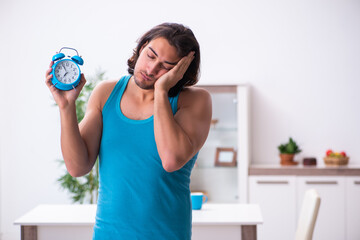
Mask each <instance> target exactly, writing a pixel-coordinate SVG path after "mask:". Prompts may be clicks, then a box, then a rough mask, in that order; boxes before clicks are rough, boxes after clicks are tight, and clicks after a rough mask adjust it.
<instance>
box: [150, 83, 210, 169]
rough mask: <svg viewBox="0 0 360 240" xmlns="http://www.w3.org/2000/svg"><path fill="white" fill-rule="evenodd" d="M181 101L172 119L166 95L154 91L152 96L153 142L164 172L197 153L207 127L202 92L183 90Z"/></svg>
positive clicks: (206, 98)
mask: <svg viewBox="0 0 360 240" xmlns="http://www.w3.org/2000/svg"><path fill="white" fill-rule="evenodd" d="M181 98H182V100H181V102H182V104H181V105H182V106H181V107H180V109H179V110H178V112H177V113H176V114H175V116H173V113H172V110H171V106H170V103H169V100H168V97H167V93H164V92H161V91H158V92H156V95H155V106H154V131H155V141H156V145H157V148H158V152H159V155H160V158H161V161H162V164H163V167H164V169H165V170H166V171H168V172H172V171H176V170H178V169H180V168H181V167H183V166H184V165H185V164H186V163H187V162H188V161H189V160H190V159H191V158H192V157H193V156H194V155H195V154H196V153H197V152H198V151H199V150H200V148H201V147H202V146H203V144H204V142H205V140H206V138H207V136H208V133H209V128H210V122H211V115H212V111H211V97H210V94H209V93H208V92H206V91H205V90H203V89H196V90H195V89H191V90H190V89H187V90H186V91H184V92H183V93H182V95H181ZM179 102H180V100H179Z"/></svg>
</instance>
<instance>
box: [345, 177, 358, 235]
mask: <svg viewBox="0 0 360 240" xmlns="http://www.w3.org/2000/svg"><path fill="white" fill-rule="evenodd" d="M345 186H346V197H345V202H346V205H345V207H346V239H347V240H358V239H360V177H347V178H346V185H345Z"/></svg>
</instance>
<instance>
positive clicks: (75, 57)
mask: <svg viewBox="0 0 360 240" xmlns="http://www.w3.org/2000/svg"><path fill="white" fill-rule="evenodd" d="M63 49H70V50H74V51H75V52H76V56H73V57H72V58H71V60H73V61H74V62H76V63H77V64H79V65H83V64H84V60H83V59H82V58H81V57H80V56H79V53H78V51H77V50H76V49H75V48H70V47H62V48H61V49H60V51H59V54H63V53H60V52H61V50H63ZM57 55H58V54H57ZM55 56H56V55H55ZM64 57H65V55H64Z"/></svg>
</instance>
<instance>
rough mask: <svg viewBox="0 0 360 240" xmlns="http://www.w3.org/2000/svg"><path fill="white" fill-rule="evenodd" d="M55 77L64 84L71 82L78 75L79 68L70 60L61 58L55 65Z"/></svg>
mask: <svg viewBox="0 0 360 240" xmlns="http://www.w3.org/2000/svg"><path fill="white" fill-rule="evenodd" d="M54 72H55V77H56V78H57V79H58V80H59V81H60V82H62V83H64V84H71V83H73V82H75V81H76V80H77V79H78V77H79V74H80V73H79V68H78V66H77V65H76V64H75V63H74V62H73V61H71V60H67V59H65V60H62V61H61V62H59V63H58V64H57V65H56V66H55V71H54Z"/></svg>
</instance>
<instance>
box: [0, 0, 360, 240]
mask: <svg viewBox="0 0 360 240" xmlns="http://www.w3.org/2000/svg"><path fill="white" fill-rule="evenodd" d="M359 13H360V1H357V0H315V1H313V0H303V1H300V0H295V1H286V0H273V1H268V0H257V1H245V0H241V1H239V0H237V1H235V0H224V1H205V0H202V1H190V0H184V1H178V2H169V1H163V0H154V1H145V0H143V1H140V0H134V1H126V2H125V1H115V0H104V1H101V2H100V1H94V0H90V1H84V0H81V1H70V0H63V1H55V2H54V1H45V0H33V1H25V0H15V1H14V0H1V1H0V54H1V58H0V74H1V75H0V76H1V80H0V84H1V87H0V109H1V117H0V238H1V239H4V240H8V239H9V240H13V239H19V236H20V235H19V234H20V231H19V227H18V226H14V225H13V224H12V223H13V221H14V220H15V219H16V218H18V217H19V216H21V215H23V214H24V213H25V212H27V211H29V210H30V209H32V208H33V207H35V206H36V205H38V204H41V203H59V204H60V203H70V202H71V201H70V198H69V196H68V195H67V194H66V192H64V191H61V190H60V189H59V185H58V184H57V183H56V179H57V178H58V177H59V176H60V175H61V174H62V173H63V169H62V168H61V167H59V164H58V163H57V161H56V160H57V159H61V151H60V142H59V139H60V124H59V114H58V110H57V109H56V107H54V105H53V101H52V98H51V95H50V93H49V91H48V89H47V87H46V86H45V84H44V75H45V71H46V69H47V68H48V65H49V62H50V60H51V57H52V56H53V55H54V54H55V52H56V51H58V50H59V49H60V48H61V47H63V46H70V47H74V48H76V49H77V50H78V51H79V53H80V55H82V56H83V58H84V61H85V64H84V67H83V68H82V70H83V72H84V73H85V74H86V75H87V76H91V75H94V74H95V70H96V69H98V68H99V67H101V68H102V69H103V70H105V71H106V75H107V78H108V79H115V78H119V77H120V76H121V75H123V74H126V60H127V59H128V58H129V56H130V55H131V53H132V49H133V48H134V47H135V45H136V42H135V41H136V39H137V38H138V37H140V36H141V35H142V34H143V33H144V32H145V31H147V30H148V29H150V28H151V27H153V26H154V25H157V24H159V23H162V22H180V23H183V24H185V25H188V26H189V27H191V28H192V30H193V31H194V33H195V35H196V36H197V38H198V40H199V42H200V46H201V51H202V52H201V53H202V74H201V80H200V82H199V84H211V85H214V84H248V85H249V87H250V129H249V131H250V146H251V148H250V160H251V163H266V164H277V163H278V162H279V158H278V151H277V146H278V145H279V144H280V143H282V142H285V141H286V140H287V139H288V138H289V136H292V137H293V138H294V139H295V140H296V141H297V143H298V144H299V145H300V147H301V149H302V150H303V151H302V152H301V154H299V155H297V159H302V158H303V157H305V156H314V157H316V158H317V159H318V161H319V164H321V163H322V162H321V158H322V157H323V156H324V154H325V151H326V150H327V149H328V148H332V149H334V150H338V151H341V150H344V151H346V152H347V153H348V155H349V156H350V164H351V165H359V164H360V148H359V146H358V145H359V143H360V125H359V122H360V112H359V107H358V103H360V95H359V93H358V92H359V89H360V81H359V78H360V67H359V66H360V44H359V42H360V14H359ZM226 108H227V106H225V107H224V109H226ZM205 151H206V148H205V149H204V152H205ZM205 155H206V153H205ZM210 161H213V156H211V160H210ZM205 162H206V161H205ZM205 164H206V163H205ZM209 178H210V179H211V176H209Z"/></svg>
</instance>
